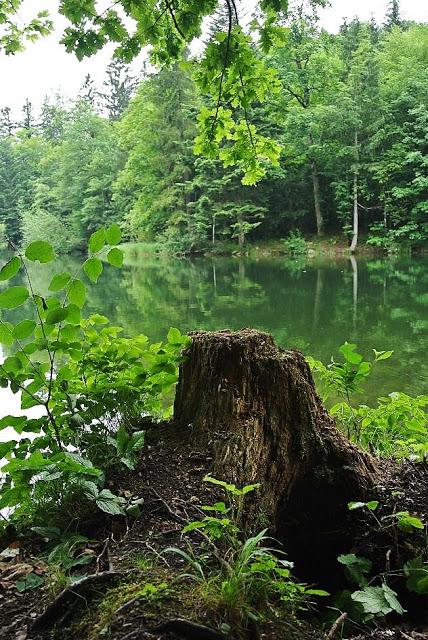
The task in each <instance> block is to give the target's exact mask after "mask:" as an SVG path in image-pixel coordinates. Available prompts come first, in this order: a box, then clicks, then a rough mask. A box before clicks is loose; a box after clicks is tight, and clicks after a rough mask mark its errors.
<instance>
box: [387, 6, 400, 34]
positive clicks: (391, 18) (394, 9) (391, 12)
mask: <svg viewBox="0 0 428 640" xmlns="http://www.w3.org/2000/svg"><path fill="white" fill-rule="evenodd" d="M401 23H402V21H401V17H400V1H399V0H390V2H389V5H388V10H387V12H386V16H385V27H386V29H392V27H394V26H396V27H399V26H400V25H401Z"/></svg>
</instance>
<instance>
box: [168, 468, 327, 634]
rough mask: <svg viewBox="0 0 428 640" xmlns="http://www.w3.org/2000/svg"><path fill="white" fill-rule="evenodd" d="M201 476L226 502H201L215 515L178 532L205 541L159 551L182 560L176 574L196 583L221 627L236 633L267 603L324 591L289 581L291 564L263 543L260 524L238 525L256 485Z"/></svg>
mask: <svg viewBox="0 0 428 640" xmlns="http://www.w3.org/2000/svg"><path fill="white" fill-rule="evenodd" d="M205 481H208V482H211V483H212V484H215V485H217V486H219V487H221V488H222V489H223V491H224V492H225V496H226V499H227V500H228V502H229V506H226V504H225V503H224V502H217V503H215V504H213V505H211V506H204V507H202V509H203V510H204V511H212V512H215V513H217V514H218V515H217V516H205V517H204V518H203V519H202V520H198V521H193V522H191V523H189V524H188V525H187V526H186V527H184V529H183V532H184V533H189V532H191V531H197V532H199V534H200V535H201V536H202V539H203V540H204V541H205V546H204V545H202V548H201V551H200V552H199V553H195V552H194V550H193V549H192V547H191V546H189V548H188V550H187V551H184V550H183V549H179V548H176V547H172V548H171V547H170V548H168V549H165V552H164V553H166V552H173V553H175V554H177V555H179V556H180V557H181V558H183V559H184V560H185V562H186V564H187V566H188V571H186V572H183V573H182V575H181V577H182V578H184V579H191V580H194V581H195V582H196V583H197V584H198V585H199V593H200V597H201V598H202V599H203V600H204V601H205V602H206V605H207V606H208V607H212V608H214V609H215V610H216V611H217V612H218V613H219V615H220V616H221V618H222V620H223V621H224V624H225V625H226V626H227V628H233V629H234V630H235V631H236V632H237V633H238V634H239V633H240V632H242V630H245V629H246V627H247V625H248V623H249V621H253V622H257V621H258V620H261V619H263V617H264V616H265V615H266V613H267V611H268V609H269V607H273V608H275V607H281V606H287V607H289V608H291V609H292V610H296V609H299V608H301V607H303V606H304V603H308V602H309V601H310V599H311V598H312V597H314V596H326V595H328V594H327V592H325V591H323V590H318V589H310V588H308V587H307V586H306V585H304V584H300V583H298V582H296V581H295V580H293V578H292V575H291V569H292V567H293V564H292V563H291V562H289V561H288V560H286V559H284V553H283V552H282V551H280V550H278V549H275V548H273V547H272V546H269V545H268V542H269V541H270V538H269V537H268V536H267V530H266V529H265V530H263V531H261V532H259V533H258V534H256V535H254V536H250V537H246V536H245V535H244V534H243V532H242V531H241V530H240V529H239V526H238V522H237V520H236V518H238V517H239V516H240V514H241V513H242V509H243V499H244V497H245V496H246V495H247V494H248V493H251V492H253V491H254V490H255V489H256V488H257V487H258V486H259V485H258V484H252V485H246V486H244V487H243V488H242V489H239V488H237V487H236V485H233V484H229V483H226V482H223V481H220V480H217V479H215V478H212V477H211V476H206V477H205ZM225 515H227V516H228V517H227V518H225V517H224V516H225Z"/></svg>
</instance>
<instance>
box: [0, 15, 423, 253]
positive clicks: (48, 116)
mask: <svg viewBox="0 0 428 640" xmlns="http://www.w3.org/2000/svg"><path fill="white" fill-rule="evenodd" d="M283 26H284V27H285V28H283V29H281V32H280V34H279V35H278V37H277V40H276V42H275V45H274V47H273V48H271V50H270V52H269V53H268V54H265V53H263V51H262V47H261V46H260V50H258V49H257V48H256V47H257V45H256V44H253V45H252V46H253V48H254V49H255V53H256V55H257V57H258V58H261V59H263V58H266V60H264V62H266V63H267V64H268V66H269V67H270V68H273V69H274V70H275V72H276V73H275V83H276V90H275V92H273V93H271V94H269V97H268V98H267V99H266V100H265V101H260V100H258V101H257V100H256V101H254V102H253V103H252V104H251V105H250V106H249V110H250V111H251V113H249V114H248V117H249V120H250V121H251V122H255V123H256V124H257V127H258V130H259V131H260V132H262V133H263V134H264V135H266V136H269V138H270V139H273V140H274V141H275V142H276V143H277V144H278V145H279V148H280V149H281V153H280V158H279V161H278V162H275V161H274V162H273V163H269V164H267V163H266V164H265V166H264V167H263V172H264V173H265V175H264V177H262V178H261V180H260V181H259V182H258V183H257V186H255V185H252V184H251V182H253V181H254V180H253V179H252V178H251V176H250V178H248V176H247V178H245V177H244V179H242V171H241V167H240V166H239V164H238V165H230V166H224V165H225V164H226V165H227V164H229V163H228V161H227V159H226V161H225V162H222V160H221V159H219V158H218V157H207V155H197V154H195V153H194V140H195V136H196V135H197V130H196V121H197V114H198V113H199V112H201V108H202V112H201V113H202V115H201V116H200V117H203V108H204V104H205V103H207V100H208V99H207V98H206V97H203V96H202V95H201V93H200V91H199V89H198V88H197V87H196V85H195V83H194V81H193V78H194V77H195V74H197V73H198V69H197V66H196V65H197V63H196V62H195V61H194V60H191V59H190V58H189V59H188V61H187V62H186V63H184V64H183V63H178V62H176V63H172V64H170V65H168V66H166V67H164V68H163V69H162V70H161V71H160V72H155V71H154V70H152V71H150V70H148V71H147V70H146V71H144V73H142V74H141V77H140V78H138V79H137V78H134V77H131V76H130V74H129V70H128V68H127V66H126V65H125V64H124V63H122V62H119V61H118V60H114V61H113V62H112V63H111V65H110V66H109V67H108V69H107V73H106V80H105V83H104V86H103V89H102V90H98V89H97V88H96V87H95V86H94V84H93V82H92V80H91V78H89V77H88V78H86V80H85V82H84V84H83V86H82V89H81V92H80V94H79V97H78V98H77V99H76V100H75V101H74V102H73V103H72V104H70V103H68V102H67V101H65V100H64V99H63V98H61V96H55V97H49V98H46V100H45V102H44V104H43V105H42V106H41V108H40V109H39V110H38V109H36V108H35V106H34V105H32V104H31V103H30V102H29V101H27V102H26V103H25V105H24V106H23V109H22V117H21V118H20V119H19V118H18V119H17V118H15V117H14V114H13V112H12V111H11V109H10V108H9V107H8V106H7V105H4V106H3V108H2V109H1V116H0V136H1V137H0V223H1V224H2V225H3V232H4V234H5V235H6V236H7V237H8V238H9V239H10V240H12V242H14V243H21V242H24V243H27V242H30V241H32V240H33V239H35V238H36V237H37V238H40V237H41V236H43V234H45V236H46V239H50V240H51V241H52V239H53V241H54V244H55V245H56V248H57V249H61V250H66V251H70V250H76V249H77V250H79V249H81V248H82V247H83V246H84V245H85V243H86V242H87V239H88V237H89V236H90V234H91V233H92V232H93V231H94V230H95V229H96V228H97V227H98V226H99V225H100V224H111V223H113V222H115V223H116V222H117V223H119V224H120V226H121V228H122V230H123V233H124V236H125V237H126V238H128V239H129V240H130V241H138V242H140V241H144V242H146V241H148V242H155V243H157V244H159V245H160V244H162V246H163V247H167V248H168V249H170V250H172V251H176V252H188V251H198V250H207V249H209V248H210V247H212V245H213V244H214V245H218V243H222V242H224V241H227V240H231V241H232V242H237V243H239V244H240V245H242V244H243V243H244V242H246V241H247V240H248V239H250V240H254V241H259V240H264V239H271V238H284V237H286V236H287V234H289V233H290V232H291V233H292V234H293V233H295V231H296V230H299V232H301V233H303V234H318V235H322V234H328V235H331V234H335V235H337V236H340V237H342V238H343V241H344V243H346V242H349V243H351V242H352V245H353V248H355V244H356V242H357V239H358V232H359V233H360V234H361V233H362V234H364V239H365V240H366V239H368V242H369V243H370V244H372V245H374V246H378V247H382V248H384V249H387V250H390V251H392V250H394V249H395V248H396V247H397V246H398V245H403V244H404V245H406V246H418V245H421V244H423V243H424V241H426V238H427V234H428V223H427V213H428V177H427V165H428V138H427V127H428V65H427V62H428V25H426V24H416V23H409V22H403V21H402V20H401V18H400V15H399V12H397V6H396V3H392V8H391V9H389V10H388V11H387V15H386V17H385V20H384V22H383V24H381V25H380V24H376V23H375V22H374V21H372V22H360V21H359V20H358V19H354V20H352V21H351V22H344V23H343V24H342V26H341V28H340V32H339V33H338V34H335V35H332V34H329V33H327V32H326V31H324V30H322V29H320V27H319V24H318V20H317V16H316V13H315V12H314V11H312V10H306V11H304V10H303V9H300V10H295V11H294V12H291V13H290V14H289V15H288V17H287V19H286V20H284V21H283ZM219 31H220V36H219V35H218V32H219ZM222 32H223V34H224V36H226V32H227V15H223V14H221V13H218V14H217V16H216V17H215V18H214V19H213V20H212V22H211V27H210V33H209V34H208V35H207V36H206V43H205V46H206V47H215V46H216V43H217V42H218V41H219V39H220V40H221V33H222ZM216 33H217V35H216ZM36 112H37V115H36ZM245 116H246V117H247V114H245ZM17 120H18V121H17ZM208 155H209V154H208ZM243 182H244V183H245V182H246V183H250V184H243Z"/></svg>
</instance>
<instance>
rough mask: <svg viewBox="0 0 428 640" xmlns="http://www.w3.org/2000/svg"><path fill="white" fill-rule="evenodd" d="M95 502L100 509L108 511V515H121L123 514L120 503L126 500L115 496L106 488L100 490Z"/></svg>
mask: <svg viewBox="0 0 428 640" xmlns="http://www.w3.org/2000/svg"><path fill="white" fill-rule="evenodd" d="M95 502H96V504H97V506H98V507H99V509H101V511H104V512H105V513H109V514H110V515H113V516H123V515H124V514H125V512H124V510H123V507H122V505H123V504H125V502H126V501H125V500H124V499H123V498H120V497H119V496H115V495H114V494H113V493H112V492H111V491H109V490H108V489H103V490H102V491H100V493H99V495H98V497H97V498H96V500H95Z"/></svg>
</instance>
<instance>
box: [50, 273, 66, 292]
mask: <svg viewBox="0 0 428 640" xmlns="http://www.w3.org/2000/svg"><path fill="white" fill-rule="evenodd" d="M70 280H71V275H70V274H69V273H67V272H66V271H64V272H63V273H57V274H56V275H54V277H53V278H52V280H51V283H50V285H49V291H53V293H56V292H57V291H61V289H64V288H65V287H66V286H67V285H68V283H69V282H70Z"/></svg>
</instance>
